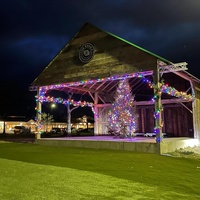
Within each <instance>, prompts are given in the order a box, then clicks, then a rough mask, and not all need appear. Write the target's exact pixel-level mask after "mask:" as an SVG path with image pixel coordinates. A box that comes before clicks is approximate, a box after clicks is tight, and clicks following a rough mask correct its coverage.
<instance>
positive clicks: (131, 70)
mask: <svg viewBox="0 0 200 200" xmlns="http://www.w3.org/2000/svg"><path fill="white" fill-rule="evenodd" d="M123 78H128V79H129V84H130V86H131V88H132V93H133V94H134V95H135V106H136V107H137V112H138V114H139V123H138V130H137V132H139V133H148V132H154V131H155V132H156V134H157V136H156V141H157V143H161V141H162V133H163V132H164V133H166V134H168V135H171V136H175V137H190V138H194V139H199V138H200V80H199V79H198V78H196V77H195V76H193V75H191V74H190V73H188V72H187V63H185V62H181V63H173V62H171V61H169V60H167V59H164V58H162V57H160V56H158V55H156V54H153V53H151V52H149V51H147V50H145V49H143V48H141V47H139V46H137V45H135V44H132V43H130V42H128V41H126V40H124V39H122V38H119V37H117V36H116V35H113V34H111V33H108V32H106V31H103V30H100V29H99V28H97V27H95V26H93V25H91V24H89V23H86V24H84V25H83V26H82V28H81V29H80V30H79V31H78V33H77V34H76V35H75V36H74V37H73V38H72V39H71V40H70V41H69V42H68V43H67V44H66V46H65V47H64V48H63V49H62V50H61V51H60V52H59V53H58V54H57V55H56V56H55V58H54V59H53V60H52V61H51V62H50V63H49V64H48V65H47V66H46V68H45V69H44V70H43V71H42V73H41V74H39V76H38V77H37V78H36V79H35V80H34V81H33V83H32V84H31V87H30V90H32V91H35V90H37V94H38V101H37V109H38V119H39V118H40V112H41V103H42V102H44V101H49V102H51V101H54V102H57V103H70V104H74V105H81V106H83V105H87V106H91V108H92V109H93V111H94V117H95V126H94V133H95V135H106V134H108V133H107V125H108V122H107V114H108V110H109V108H110V106H111V103H112V102H113V100H114V98H113V96H114V93H115V91H116V88H117V86H118V83H119V81H120V80H121V79H123ZM54 90H57V91H61V92H64V93H68V94H73V95H81V97H82V100H84V101H83V102H80V101H78V100H77V102H76V103H74V101H73V100H72V99H68V100H64V99H61V98H55V97H49V94H50V93H51V91H54ZM72 98H73V96H72Z"/></svg>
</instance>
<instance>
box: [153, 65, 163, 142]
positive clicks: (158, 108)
mask: <svg viewBox="0 0 200 200" xmlns="http://www.w3.org/2000/svg"><path fill="white" fill-rule="evenodd" d="M154 86H155V87H154V100H155V112H154V117H155V128H154V131H155V133H156V142H157V143H160V142H162V103H161V82H160V73H159V65H157V68H156V70H154Z"/></svg>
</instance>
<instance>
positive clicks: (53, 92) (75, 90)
mask: <svg viewBox="0 0 200 200" xmlns="http://www.w3.org/2000/svg"><path fill="white" fill-rule="evenodd" d="M128 79H129V85H130V87H131V92H132V94H133V95H134V97H135V101H136V102H143V101H151V100H152V98H153V97H154V89H153V88H152V87H150V86H151V84H149V83H153V75H152V74H149V75H145V76H144V77H132V78H128ZM119 81H120V79H116V80H104V81H99V82H98V81H97V82H93V83H85V84H80V85H75V86H73V85H72V86H67V87H60V88H57V89H49V90H47V91H46V94H45V96H53V97H55V98H56V97H57V98H58V97H60V98H64V99H67V98H68V96H69V94H72V95H73V96H72V98H73V99H74V100H76V101H88V102H94V101H93V98H92V96H93V97H94V93H95V92H97V93H98V96H99V102H98V103H100V104H101V103H112V102H113V101H114V96H115V92H116V89H117V87H118V84H119ZM162 81H163V82H164V83H166V84H167V85H168V86H170V87H173V88H175V89H176V90H178V91H183V92H185V91H187V94H191V93H192V89H191V86H190V82H189V81H187V80H185V79H183V78H181V77H180V76H178V75H176V74H173V73H167V74H164V75H163V76H162ZM162 99H171V100H173V99H177V97H175V96H173V95H169V94H167V93H162Z"/></svg>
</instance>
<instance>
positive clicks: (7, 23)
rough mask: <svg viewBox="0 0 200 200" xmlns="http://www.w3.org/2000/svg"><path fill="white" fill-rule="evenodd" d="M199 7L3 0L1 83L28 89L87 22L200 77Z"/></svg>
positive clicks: (123, 0) (170, 2)
mask: <svg viewBox="0 0 200 200" xmlns="http://www.w3.org/2000/svg"><path fill="white" fill-rule="evenodd" d="M199 10H200V2H199V0H192V1H189V0H176V1H175V0H167V1H162V2H161V1H160V0H151V1H150V0H134V1H133V0H110V1H108V0H101V1H93V0H67V1H66V0H57V1H55V0H42V1H41V0H11V1H7V0H2V1H0V22H1V32H0V45H1V48H0V60H1V62H0V63H1V74H0V79H1V81H3V83H2V84H1V85H4V87H8V86H7V84H8V83H9V82H11V83H12V84H14V85H16V83H17V85H19V87H18V88H21V89H20V91H19V89H18V90H17V89H16V88H15V92H16V91H18V93H20V94H22V92H23V93H24V91H26V92H27V90H28V87H29V86H30V84H31V82H32V81H33V80H34V79H35V78H36V77H37V75H38V74H39V73H40V72H41V71H42V70H43V69H44V68H45V66H46V65H47V64H48V63H49V62H50V61H51V60H52V59H53V57H54V56H55V55H56V54H57V53H58V52H59V51H60V50H61V49H62V47H63V46H64V45H65V44H66V43H67V42H68V41H69V40H70V39H71V38H72V37H73V36H74V35H75V34H76V33H77V32H78V31H79V29H80V28H81V26H82V25H83V24H84V23H85V22H89V23H91V24H93V25H95V26H97V27H99V28H100V29H102V30H105V31H108V32H111V33H113V34H115V35H118V36H119V37H122V38H124V39H126V40H128V41H130V42H132V43H135V44H137V45H139V46H141V47H143V48H145V49H147V50H149V51H152V52H153V53H156V54H158V55H160V56H162V57H164V58H166V59H168V60H170V61H172V62H175V63H176V62H187V63H188V67H189V72H190V73H192V74H193V75H194V76H196V77H198V78H200V68H199V66H198V59H199V54H200V53H199V46H200V39H199V35H200V12H199ZM12 84H10V85H11V87H10V86H9V90H10V89H11V88H12ZM4 89H5V88H4ZM1 91H2V89H1ZM18 93H17V94H18ZM6 94H7V95H8V93H6ZM8 96H9V95H8ZM19 96H20V95H19ZM15 97H16V98H15ZM12 98H13V99H15V100H13V101H15V102H16V101H18V100H19V99H18V98H19V97H18V95H13V96H12ZM21 98H22V97H21ZM0 103H1V102H0ZM23 105H24V104H23ZM23 105H22V106H23ZM0 110H1V109H0ZM0 114H1V113H0Z"/></svg>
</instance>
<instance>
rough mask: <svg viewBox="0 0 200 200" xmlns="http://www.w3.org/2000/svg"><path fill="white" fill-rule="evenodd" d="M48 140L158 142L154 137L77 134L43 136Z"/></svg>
mask: <svg viewBox="0 0 200 200" xmlns="http://www.w3.org/2000/svg"><path fill="white" fill-rule="evenodd" d="M42 139H44V140H45V139H48V140H83V141H111V142H150V143H156V140H155V138H154V137H138V136H136V137H133V138H119V137H115V136H79V137H78V136H75V137H56V138H42Z"/></svg>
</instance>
